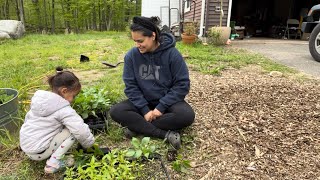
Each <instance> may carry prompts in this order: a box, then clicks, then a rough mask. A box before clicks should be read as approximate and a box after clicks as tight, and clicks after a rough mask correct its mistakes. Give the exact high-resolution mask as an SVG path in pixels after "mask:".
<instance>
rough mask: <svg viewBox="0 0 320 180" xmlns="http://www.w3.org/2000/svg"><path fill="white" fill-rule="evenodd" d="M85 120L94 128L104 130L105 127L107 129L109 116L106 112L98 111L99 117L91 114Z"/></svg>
mask: <svg viewBox="0 0 320 180" xmlns="http://www.w3.org/2000/svg"><path fill="white" fill-rule="evenodd" d="M84 122H85V123H86V124H88V125H89V128H90V129H92V130H94V131H95V130H99V131H102V130H104V129H107V127H108V122H107V116H106V113H98V114H97V117H96V116H93V115H90V116H89V117H87V118H86V119H84Z"/></svg>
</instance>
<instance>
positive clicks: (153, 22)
mask: <svg viewBox="0 0 320 180" xmlns="http://www.w3.org/2000/svg"><path fill="white" fill-rule="evenodd" d="M160 23H161V20H160V19H159V17H156V16H153V17H151V18H148V17H143V16H135V17H133V20H132V24H131V26H130V30H131V31H132V32H135V31H140V32H142V35H143V36H148V37H151V36H152V33H153V32H155V33H156V37H155V40H156V42H159V35H160V29H159V27H158V25H159V24H160Z"/></svg>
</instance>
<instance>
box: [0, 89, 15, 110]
mask: <svg viewBox="0 0 320 180" xmlns="http://www.w3.org/2000/svg"><path fill="white" fill-rule="evenodd" d="M0 90H12V91H15V92H16V95H15V96H14V97H13V98H11V99H10V100H9V101H7V102H5V103H3V104H0V106H4V105H6V104H8V103H10V102H11V101H13V100H15V99H16V98H17V97H18V95H19V92H18V90H16V89H12V88H0Z"/></svg>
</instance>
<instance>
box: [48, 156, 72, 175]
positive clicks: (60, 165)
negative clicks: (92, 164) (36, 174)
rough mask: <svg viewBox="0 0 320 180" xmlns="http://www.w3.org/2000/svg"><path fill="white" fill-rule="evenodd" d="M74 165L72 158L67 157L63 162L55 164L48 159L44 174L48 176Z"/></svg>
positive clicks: (58, 161) (59, 161)
mask: <svg viewBox="0 0 320 180" xmlns="http://www.w3.org/2000/svg"><path fill="white" fill-rule="evenodd" d="M73 165H74V158H73V157H68V158H67V159H66V160H65V161H62V160H57V163H53V162H51V161H50V159H48V160H47V162H46V166H45V167H44V172H45V173H48V174H52V173H56V172H58V171H59V170H61V169H63V168H65V167H71V166H73Z"/></svg>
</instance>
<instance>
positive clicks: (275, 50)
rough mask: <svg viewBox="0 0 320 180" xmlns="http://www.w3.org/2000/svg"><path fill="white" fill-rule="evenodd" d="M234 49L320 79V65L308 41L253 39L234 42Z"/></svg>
mask: <svg viewBox="0 0 320 180" xmlns="http://www.w3.org/2000/svg"><path fill="white" fill-rule="evenodd" d="M231 44H232V47H235V48H242V49H247V50H249V51H251V52H254V53H260V54H263V55H265V56H267V57H269V58H270V59H272V60H274V61H276V62H278V63H281V64H284V65H286V66H289V67H292V68H295V69H297V70H299V71H301V72H304V73H306V74H309V75H312V76H314V77H315V78H317V79H320V63H319V62H317V61H315V60H313V58H312V57H311V55H310V53H309V48H308V41H301V40H282V39H261V38H251V39H244V40H235V41H232V43H231Z"/></svg>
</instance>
